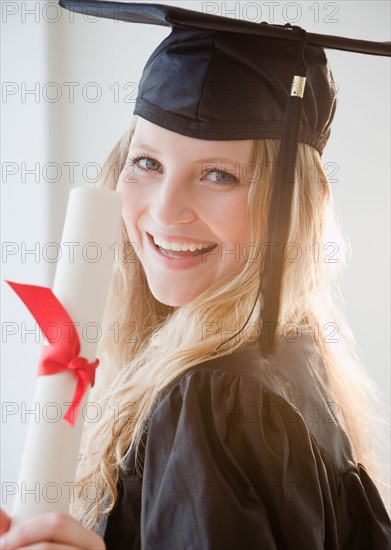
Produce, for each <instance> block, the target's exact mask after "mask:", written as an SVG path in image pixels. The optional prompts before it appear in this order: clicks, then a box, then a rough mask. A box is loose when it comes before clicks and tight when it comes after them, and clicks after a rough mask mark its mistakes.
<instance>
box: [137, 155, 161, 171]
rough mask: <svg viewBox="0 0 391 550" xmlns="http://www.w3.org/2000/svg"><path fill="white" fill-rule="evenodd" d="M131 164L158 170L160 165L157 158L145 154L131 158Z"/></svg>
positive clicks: (144, 168) (146, 169)
mask: <svg viewBox="0 0 391 550" xmlns="http://www.w3.org/2000/svg"><path fill="white" fill-rule="evenodd" d="M131 162H132V164H133V165H135V166H137V167H138V168H141V170H145V171H152V172H159V171H161V169H162V165H161V164H160V162H158V161H157V160H155V159H153V158H151V157H148V156H146V155H140V156H137V157H134V158H132V159H131Z"/></svg>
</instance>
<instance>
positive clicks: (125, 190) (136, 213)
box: [117, 173, 145, 241]
mask: <svg viewBox="0 0 391 550" xmlns="http://www.w3.org/2000/svg"><path fill="white" fill-rule="evenodd" d="M117 190H118V191H119V192H120V193H121V194H122V202H123V206H122V217H123V220H124V223H125V227H126V230H127V232H128V236H129V238H130V239H131V240H133V241H137V240H138V237H139V232H138V230H137V220H138V219H139V217H140V216H141V215H142V213H143V211H144V206H143V205H144V202H145V201H144V200H143V198H142V196H141V194H140V193H139V192H137V186H135V185H132V183H130V182H126V174H124V173H123V174H121V176H120V179H119V181H118V185H117Z"/></svg>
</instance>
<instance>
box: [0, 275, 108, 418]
mask: <svg viewBox="0 0 391 550" xmlns="http://www.w3.org/2000/svg"><path fill="white" fill-rule="evenodd" d="M6 282H7V283H8V284H9V285H10V287H11V288H12V289H13V290H14V292H16V294H17V295H18V296H19V298H20V299H21V300H22V302H23V303H24V304H25V306H26V307H27V309H28V310H29V311H30V313H31V314H32V316H33V317H34V319H35V320H36V321H37V323H38V325H39V326H40V329H41V330H42V333H43V335H44V336H45V338H46V339H47V341H48V342H49V344H50V345H49V346H44V347H43V349H42V354H41V358H40V360H39V366H38V376H45V375H49V374H57V373H59V372H63V371H65V370H70V371H71V372H72V373H73V375H74V377H75V378H76V380H77V384H76V389H75V393H74V395H73V399H72V402H71V404H70V405H69V408H68V410H67V412H66V413H65V415H64V416H63V420H65V422H68V424H70V425H71V426H73V425H74V424H75V422H76V419H77V415H78V412H79V408H80V404H81V401H82V399H83V397H84V394H85V393H86V391H87V389H88V385H89V384H91V386H93V385H94V382H95V369H96V367H97V366H98V365H99V360H98V359H96V360H95V361H94V362H93V363H89V362H88V361H87V359H85V358H84V357H79V352H80V341H79V337H78V334H77V332H76V328H75V325H74V324H73V322H72V319H71V318H70V316H69V315H68V313H67V312H66V310H65V308H64V307H63V305H62V304H61V302H60V301H59V300H58V299H57V298H56V296H55V295H54V294H53V292H52V291H51V290H50V288H46V287H42V286H34V285H23V284H19V283H13V282H10V281H6ZM53 326H54V327H56V329H57V330H56V331H55V334H52V335H51V334H50V329H52V328H53ZM52 332H53V331H52Z"/></svg>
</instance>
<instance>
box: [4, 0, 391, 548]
mask: <svg viewBox="0 0 391 550" xmlns="http://www.w3.org/2000/svg"><path fill="white" fill-rule="evenodd" d="M88 4H89V5H91V4H92V3H91V2H89V3H88ZM123 6H126V5H125V4H124V5H123ZM131 8H132V10H133V11H132V14H133V16H134V9H135V8H134V5H131ZM107 9H109V8H107ZM117 9H118V5H117ZM123 9H125V8H123ZM140 9H141V10H144V11H143V16H145V17H146V16H149V17H155V16H156V14H155V10H156V9H157V8H156V7H152V8H151V7H148V6H147V7H141V8H140ZM145 10H146V11H145ZM150 10H151V11H150ZM165 10H166V8H164V9H163V8H162V12H160V15H161V13H163V14H164V17H166V15H167V12H166V11H165ZM158 11H159V10H158ZM116 13H118V12H116ZM129 14H130V12H129V13H128V16H129ZM106 16H107V15H106ZM174 16H178V17H185V16H184V14H183V12H181V10H179V11H177V10H175V11H174V12H170V17H171V18H172V17H174ZM211 20H212V22H213V18H212V19H211ZM220 24H221V22H220V23H216V25H217V26H218V28H217V29H215V28H214V29H212V30H203V27H201V30H200V29H199V27H197V26H196V25H195V27H192V28H190V29H182V28H181V27H176V28H175V29H174V31H173V33H172V34H171V35H170V37H168V39H166V41H165V42H164V43H163V44H162V45H161V46H159V48H158V49H157V51H156V52H154V54H153V55H152V56H151V59H150V61H149V62H148V64H147V67H146V69H145V71H144V75H143V78H142V81H141V83H140V89H139V98H138V103H137V106H136V111H135V113H136V116H135V119H134V122H133V124H132V127H131V129H130V130H129V132H128V133H127V134H126V135H125V136H124V137H123V139H122V140H121V141H120V142H119V143H118V145H117V146H116V147H115V148H114V150H113V152H112V153H111V155H110V157H109V159H108V160H107V163H106V166H105V170H104V177H103V185H104V186H106V187H108V188H112V189H114V188H117V189H118V191H120V192H121V193H122V196H123V202H124V208H123V222H124V223H123V230H122V235H121V239H122V240H121V246H120V250H122V251H123V254H121V257H120V262H119V263H118V264H116V266H115V273H114V275H113V282H112V287H111V295H110V299H109V306H108V309H107V312H106V318H105V327H106V330H105V340H104V342H103V343H102V346H101V354H100V355H101V358H102V363H103V365H104V369H101V375H100V376H101V379H100V389H99V394H97V396H96V397H99V398H100V403H101V406H102V409H103V410H104V411H105V415H104V417H103V418H102V420H101V422H100V423H99V425H96V426H93V427H91V429H90V431H89V432H87V433H86V436H85V444H84V446H83V453H82V457H81V461H80V469H79V477H78V486H77V487H78V492H77V498H76V502H75V505H74V509H73V515H74V518H77V519H74V518H72V517H71V516H62V515H58V514H47V515H45V516H42V517H37V518H34V519H32V520H30V521H29V522H25V523H24V524H22V525H20V526H17V527H16V528H15V529H13V530H10V531H9V532H8V533H7V534H6V539H5V540H4V539H2V544H3V546H2V547H4V548H20V547H28V548H40V549H43V548H50V549H56V548H84V549H86V548H97V549H99V548H101V549H102V548H105V545H106V547H107V548H108V549H111V548H112V549H116V550H120V549H122V548H123V549H125V548H126V549H130V548H132V549H136V548H145V549H151V550H155V549H156V550H157V549H162V550H163V549H164V550H165V549H171V548H181V549H182V548H183V549H185V548H186V549H194V550H198V549H200V550H201V549H202V550H203V549H222V550H226V549H227V550H229V549H232V550H233V549H234V550H239V549H246V550H247V549H259V548H261V549H265V550H266V549H272V548H273V549H274V548H278V549H288V548H292V549H293V548H295V549H296V548H300V549H320V548H327V549H342V548H343V549H349V550H350V549H364V548H376V549H379V550H380V549H383V548H388V547H389V544H390V534H391V530H390V522H389V518H388V516H387V512H386V510H385V507H384V504H383V502H382V499H381V497H380V495H379V492H378V490H377V489H376V486H375V484H374V481H373V479H374V477H375V476H376V475H377V474H376V470H375V464H374V459H373V456H372V455H371V452H370V444H369V441H368V437H369V435H370V430H371V426H372V424H371V419H370V418H369V413H368V409H367V398H368V396H369V397H370V396H371V395H372V394H371V392H370V390H369V389H368V388H371V387H372V386H371V383H370V381H369V379H368V378H367V376H366V375H365V374H364V373H363V372H362V371H361V370H360V368H359V367H357V366H356V361H355V357H354V354H353V353H352V352H351V351H350V349H349V346H348V345H345V344H346V343H345V342H344V341H343V340H346V341H348V342H349V341H350V344H351V342H352V340H351V336H350V333H349V331H348V328H347V326H346V323H345V322H344V320H343V316H342V315H341V314H340V312H339V309H338V307H337V306H336V303H335V300H334V296H333V294H332V291H331V285H330V282H331V280H332V278H333V277H335V273H334V271H335V267H336V265H341V263H342V257H341V256H339V258H338V260H339V261H338V264H335V263H334V262H328V261H327V255H328V254H329V252H330V251H329V249H327V248H325V246H324V245H325V244H330V243H335V242H337V241H336V239H339V237H338V232H337V231H336V227H335V223H334V222H333V218H332V213H333V204H332V197H331V191H330V187H329V185H328V182H327V178H326V176H325V174H324V171H323V168H322V164H321V160H320V153H321V151H322V149H323V147H324V144H325V142H326V141H327V137H328V134H329V129H330V122H331V119H332V117H333V114H334V108H335V96H334V89H333V82H332V78H331V76H330V72H329V69H328V65H327V62H326V60H325V57H324V54H323V51H322V50H321V48H319V47H313V46H309V45H308V47H306V49H305V55H306V63H307V65H308V67H307V69H308V71H307V77H308V84H307V85H309V92H308V93H307V95H304V98H303V115H302V124H301V126H300V128H299V136H298V140H299V146H298V152H297V160H296V164H295V178H294V185H293V196H292V207H291V219H290V223H289V224H288V235H287V240H286V243H283V242H273V241H271V240H270V239H269V237H270V227H271V219H272V217H273V215H274V214H275V211H274V209H273V208H271V205H272V204H273V190H274V189H275V188H276V187H277V186H278V182H279V181H280V180H278V177H279V176H278V173H279V164H280V165H281V164H283V162H282V157H281V149H283V148H284V147H285V146H286V144H287V138H286V128H285V125H286V121H285V118H284V117H285V110H286V103H287V100H285V101H284V102H282V104H280V101H279V98H280V96H279V94H282V96H284V92H281V90H282V89H284V87H283V81H285V75H286V73H287V72H288V73H289V74H288V76H287V77H286V79H287V80H289V79H290V77H291V74H290V71H289V70H288V69H287V65H286V63H287V59H288V60H289V63H288V64H291V62H292V59H293V60H294V61H295V60H296V58H297V51H294V53H293V54H291V53H290V51H291V49H292V48H291V44H290V43H285V42H283V43H282V44H281V43H280V42H275V38H270V39H264V38H263V37H259V36H254V35H252V36H250V37H248V36H247V35H245V34H243V35H240V36H238V35H235V36H233V35H232V33H233V32H234V31H232V29H228V30H227V29H226V28H224V29H223V30H221V29H220V27H219V25H220ZM223 24H224V25H228V23H223ZM261 46H262V47H261ZM293 49H294V50H295V48H293ZM299 50H300V48H299ZM260 52H263V53H262V55H261V54H260ZM299 57H300V56H299ZM175 74H177V78H176V79H175ZM254 74H255V77H253V75H254ZM232 75H236V76H235V78H237V80H235V82H237V83H239V95H238V96H236V97H235V96H232V94H228V93H222V90H224V84H229V83H232V78H233V76H232ZM265 75H266V76H267V77H268V83H267V85H265V86H264V87H263V88H262V90H261V92H262V93H261V94H260V95H259V96H257V100H256V101H254V102H253V103H251V102H249V101H248V99H247V100H246V101H244V102H243V101H242V100H240V97H241V96H242V94H241V93H240V92H242V91H243V90H244V89H245V87H246V86H249V85H252V84H253V82H260V81H262V78H263V77H265ZM179 77H180V78H179ZM270 82H272V90H273V92H274V93H273V95H272V96H270V95H269V96H267V95H265V94H267V93H268V92H270ZM200 83H202V86H201V85H200ZM174 84H175V86H174ZM317 86H326V87H327V90H328V92H329V93H330V94H331V95H329V96H328V99H329V101H324V102H322V101H321V100H320V99H319V97H320V96H319V95H317V94H315V93H314V91H316V90H317V91H318V92H319V90H323V89H322V88H319V87H318V88H317ZM226 89H227V88H226ZM247 89H249V88H247ZM323 91H324V90H323ZM185 92H186V93H185ZM238 97H239V100H238ZM266 97H268V98H269V100H268V101H266ZM322 97H324V96H322ZM234 107H236V109H235V110H234V109H233V108H234ZM288 130H289V129H288ZM288 142H289V140H288ZM284 166H285V165H284ZM117 167H119V168H120V175H119V177H118V171H117V169H116V168H117ZM291 183H292V182H291ZM285 222H286V220H283V219H281V220H278V224H279V225H281V226H282V225H284V223H285ZM330 234H332V235H333V239H332V241H331V240H330V238H329V235H330ZM337 244H338V245H341V244H342V243H341V241H340V240H338V242H337ZM322 253H323V254H324V255H323V256H322ZM281 256H282V257H283V259H284V262H283V278H282V286H281V291H280V305H279V317H278V322H277V324H275V325H270V326H269V328H270V329H271V330H272V332H271V333H269V334H268V337H269V339H271V340H273V341H274V343H275V348H274V350H273V351H272V353H268V354H266V353H264V351H263V348H262V346H260V336H261V331H263V332H262V335H263V338H265V332H264V331H265V325H266V322H265V321H266V319H265V318H264V311H265V303H267V300H268V292H271V290H270V289H271V288H272V287H269V286H267V285H266V286H265V284H264V273H265V270H266V266H268V265H269V266H270V265H271V264H273V262H274V261H277V259H278V257H281ZM113 327H114V328H115V330H113ZM266 328H267V327H266ZM261 342H262V340H261ZM350 347H351V346H350ZM114 403H115V404H116V411H117V414H116V415H113V408H112V405H113V404H114ZM4 525H5V526H3V528H2V529H3V532H6V531H7V530H8V527H7V518H4Z"/></svg>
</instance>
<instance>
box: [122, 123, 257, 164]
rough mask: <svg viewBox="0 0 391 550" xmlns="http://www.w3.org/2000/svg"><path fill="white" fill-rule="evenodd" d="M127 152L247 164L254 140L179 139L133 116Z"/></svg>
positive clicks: (163, 129)
mask: <svg viewBox="0 0 391 550" xmlns="http://www.w3.org/2000/svg"><path fill="white" fill-rule="evenodd" d="M130 148H131V149H135V148H137V149H148V150H152V151H156V152H159V153H162V154H177V155H180V156H181V157H183V156H184V154H185V152H186V158H193V157H194V158H196V157H216V158H221V159H223V158H226V159H227V160H228V159H230V160H232V161H238V162H249V161H250V160H251V159H252V158H253V154H254V140H224V141H223V140H219V141H216V140H207V139H198V138H191V137H188V136H183V135H181V134H178V133H176V132H172V131H171V130H166V129H165V128H162V127H161V126H158V125H157V124H153V123H152V122H149V121H147V120H145V119H143V118H141V117H137V121H136V127H135V131H134V134H133V137H132V141H131V145H130Z"/></svg>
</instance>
